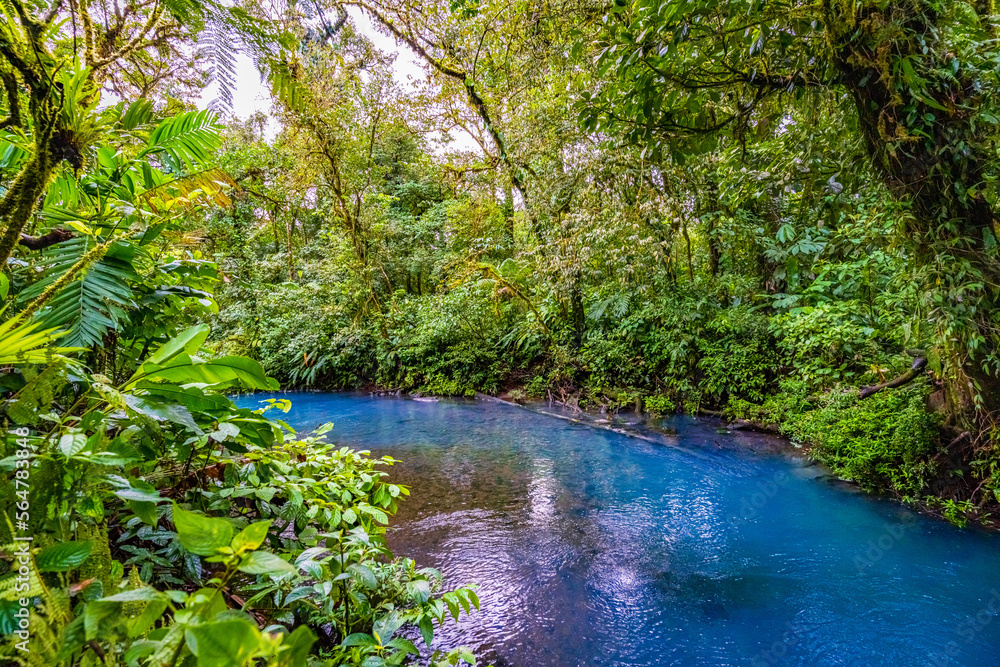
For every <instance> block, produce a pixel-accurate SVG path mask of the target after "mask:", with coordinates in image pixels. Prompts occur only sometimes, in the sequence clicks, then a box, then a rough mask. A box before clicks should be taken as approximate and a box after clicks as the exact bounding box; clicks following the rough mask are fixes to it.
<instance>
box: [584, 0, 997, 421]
mask: <svg viewBox="0 0 1000 667" xmlns="http://www.w3.org/2000/svg"><path fill="white" fill-rule="evenodd" d="M993 25H994V17H993V16H992V15H991V14H990V13H989V11H988V6H987V5H986V4H985V3H976V4H972V3H966V2H954V3H938V2H933V1H931V0H896V1H891V2H874V1H863V2H840V1H838V0H824V2H822V3H814V4H809V3H798V2H783V3H765V2H759V1H758V0H747V1H744V2H735V3H726V4H724V5H720V4H717V3H706V2H701V1H700V0H693V1H691V2H683V3H657V2H652V1H651V0H640V1H639V2H637V3H634V4H631V5H628V6H625V4H624V3H618V4H616V5H615V7H614V8H613V9H612V10H611V12H610V13H609V14H608V17H607V20H606V22H605V26H606V27H605V28H604V30H603V33H602V37H601V40H602V41H601V47H602V51H601V54H600V59H599V60H600V64H601V71H603V72H605V73H607V74H608V75H609V76H610V81H609V83H608V85H606V86H604V87H603V88H600V89H599V90H597V91H596V94H595V95H594V96H593V97H591V98H588V99H587V100H585V101H584V103H583V104H581V119H582V121H583V122H584V124H585V126H586V127H587V128H588V129H590V130H591V131H608V130H613V131H615V132H621V133H623V134H624V135H626V136H627V137H628V138H629V139H630V140H632V141H634V142H637V143H639V144H641V145H643V146H645V147H646V149H647V151H649V152H650V153H652V154H654V155H655V154H661V153H670V152H672V153H673V154H674V155H680V154H681V153H682V152H685V151H703V150H711V149H712V148H713V147H715V146H717V145H719V144H720V143H722V144H724V145H725V144H727V143H736V144H745V143H746V142H752V141H753V137H754V134H755V130H757V129H758V128H759V127H760V125H761V124H762V123H765V122H775V121H776V122H778V123H780V122H781V118H782V116H783V115H784V114H781V113H779V114H777V117H776V115H775V114H774V109H775V107H774V103H775V102H777V103H779V104H791V105H798V106H800V107H801V106H802V105H805V104H808V103H809V102H810V100H811V99H813V98H815V97H817V96H818V97H820V98H822V99H830V98H831V97H836V96H838V95H845V94H846V95H847V96H848V97H849V99H850V100H851V101H852V102H853V110H854V113H853V118H852V119H851V123H850V124H849V126H848V127H849V130H850V132H851V133H852V135H851V136H853V137H858V138H861V139H863V142H864V147H865V154H866V156H867V160H868V162H869V165H870V167H871V168H872V169H873V170H874V172H875V173H876V174H877V175H878V177H879V178H880V179H881V181H882V183H883V184H884V186H885V187H886V188H887V190H888V192H889V193H891V195H892V196H893V197H894V198H896V199H897V200H898V201H900V202H901V203H903V204H905V206H906V209H907V212H906V214H905V216H904V217H903V219H901V224H900V231H901V233H902V234H903V235H905V238H906V240H907V242H908V243H910V244H912V246H913V249H914V250H913V255H914V258H915V266H914V267H913V276H914V278H915V279H917V280H919V281H920V282H921V283H922V285H923V286H924V291H923V297H922V298H921V300H920V302H919V303H917V304H914V307H915V308H917V309H919V311H920V315H921V316H922V317H923V318H924V319H925V321H928V322H929V323H930V326H931V327H933V330H934V337H933V349H932V350H931V354H932V356H933V358H934V359H935V360H939V365H938V364H934V365H935V366H936V367H937V368H938V369H939V370H940V372H941V375H942V378H943V379H944V380H945V382H946V389H947V393H948V396H949V401H950V405H951V410H952V412H954V413H956V414H958V413H962V414H965V415H966V416H968V415H970V414H971V413H972V412H973V408H982V410H980V411H979V412H978V414H979V416H981V417H982V416H985V415H987V414H988V413H992V412H993V411H995V410H997V409H1000V391H997V389H998V388H1000V337H998V335H997V329H996V317H997V313H998V308H997V305H998V304H997V293H996V285H998V284H1000V265H998V263H997V257H996V240H995V235H994V223H995V217H994V213H993V205H994V204H993V202H994V201H995V199H996V192H995V187H994V182H995V169H996V161H995V160H994V159H991V157H990V156H991V155H992V154H994V153H995V138H996V125H997V116H996V115H995V114H996V102H997V96H996V79H995V76H994V73H993V64H992V63H993V61H994V60H995V53H996V46H995V43H994V42H993V41H992V35H993Z"/></svg>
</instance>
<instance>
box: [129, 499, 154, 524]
mask: <svg viewBox="0 0 1000 667" xmlns="http://www.w3.org/2000/svg"><path fill="white" fill-rule="evenodd" d="M128 507H129V509H130V510H132V513H133V514H135V515H136V516H137V517H139V520H140V521H142V522H143V523H144V524H146V525H147V526H155V525H156V523H157V521H158V520H159V517H158V516H157V514H156V503H151V502H148V501H144V500H130V501H128Z"/></svg>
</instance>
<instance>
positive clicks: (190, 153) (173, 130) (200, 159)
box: [136, 109, 221, 173]
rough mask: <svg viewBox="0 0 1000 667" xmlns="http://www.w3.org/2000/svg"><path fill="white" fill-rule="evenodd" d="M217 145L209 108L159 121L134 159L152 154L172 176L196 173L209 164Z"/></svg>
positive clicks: (217, 138)
mask: <svg viewBox="0 0 1000 667" xmlns="http://www.w3.org/2000/svg"><path fill="white" fill-rule="evenodd" d="M220 142H221V139H220V137H219V128H218V126H217V125H216V124H215V114H214V113H213V112H212V111H210V110H208V109H206V110H204V111H189V112H188V113H182V114H178V115H176V116H174V117H173V118H167V119H165V120H164V121H163V122H161V123H160V124H159V125H158V126H157V127H156V129H155V130H153V132H152V134H150V135H149V141H148V143H147V145H146V148H144V149H143V150H142V151H140V152H139V154H138V155H137V156H136V157H137V159H139V160H141V159H143V158H148V157H151V156H154V155H155V156H157V157H158V158H159V159H160V160H161V161H162V162H163V163H164V165H165V166H166V167H167V169H168V170H169V171H171V172H174V173H184V172H186V171H197V170H198V169H200V168H203V167H204V166H205V165H207V164H208V162H209V160H210V158H211V156H212V152H213V151H214V150H215V149H216V148H218V147H219V144H220Z"/></svg>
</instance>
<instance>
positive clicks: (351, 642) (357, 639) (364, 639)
mask: <svg viewBox="0 0 1000 667" xmlns="http://www.w3.org/2000/svg"><path fill="white" fill-rule="evenodd" d="M340 645H341V646H381V644H379V642H378V640H376V639H375V638H374V637H372V636H371V635H369V634H366V633H364V632H355V633H354V634H352V635H348V636H347V638H346V639H344V641H343V642H341V644H340Z"/></svg>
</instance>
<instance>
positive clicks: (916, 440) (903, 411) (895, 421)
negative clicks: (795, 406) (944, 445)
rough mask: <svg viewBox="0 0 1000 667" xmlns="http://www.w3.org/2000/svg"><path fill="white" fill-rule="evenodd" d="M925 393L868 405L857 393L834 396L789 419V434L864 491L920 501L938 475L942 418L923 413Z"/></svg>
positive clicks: (895, 395) (908, 392)
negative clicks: (933, 458) (935, 457)
mask: <svg viewBox="0 0 1000 667" xmlns="http://www.w3.org/2000/svg"><path fill="white" fill-rule="evenodd" d="M927 391H928V389H927V387H926V386H914V387H908V388H904V389H898V390H895V391H885V392H881V393H878V394H875V395H874V396H871V397H870V398H867V399H864V400H860V399H858V397H857V393H856V392H855V391H854V390H847V391H845V390H834V391H830V392H828V393H827V394H825V395H823V396H822V397H820V399H819V407H817V408H816V409H814V410H808V411H805V412H802V413H800V414H798V415H797V416H793V417H791V419H790V421H788V422H786V424H785V428H786V429H787V430H788V431H789V432H790V433H792V434H793V435H794V437H796V438H797V439H799V440H802V441H805V442H809V443H812V444H813V449H812V453H813V455H814V456H815V457H816V458H817V459H819V460H820V461H821V462H823V463H825V464H826V465H829V466H830V467H831V468H832V469H833V471H834V472H835V473H836V474H838V475H840V476H842V477H844V478H847V479H850V480H853V481H855V482H857V483H858V484H859V485H860V486H861V487H862V488H863V489H865V490H866V491H871V492H878V493H886V492H891V493H895V494H897V495H900V496H902V497H904V498H907V499H912V498H916V497H918V496H919V495H921V492H922V491H923V490H924V489H925V487H926V486H927V484H928V482H929V481H930V479H931V478H932V477H933V476H934V474H935V472H936V469H935V466H934V464H933V463H932V462H931V454H933V452H934V450H935V445H936V443H937V441H938V434H939V429H940V418H939V417H938V416H937V415H935V414H932V413H930V412H928V411H927V409H926V407H925V401H926V394H927Z"/></svg>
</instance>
